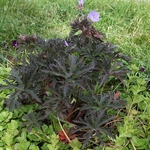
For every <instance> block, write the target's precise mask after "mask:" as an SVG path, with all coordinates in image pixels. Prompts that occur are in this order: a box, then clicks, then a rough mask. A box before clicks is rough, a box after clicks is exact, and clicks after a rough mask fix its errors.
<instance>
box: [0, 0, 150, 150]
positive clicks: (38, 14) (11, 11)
mask: <svg viewBox="0 0 150 150" xmlns="http://www.w3.org/2000/svg"><path fill="white" fill-rule="evenodd" d="M149 8H150V3H149V2H144V1H143V2H140V1H135V0H130V1H126V0H103V1H100V0H94V1H91V0H85V4H84V8H83V11H82V12H79V11H78V9H77V2H76V1H72V0H15V1H14V0H7V1H6V0H1V1H0V14H1V16H0V53H1V54H0V60H2V61H0V62H1V65H5V66H7V65H10V64H11V60H9V61H8V60H7V62H8V63H7V65H6V64H5V60H6V59H5V58H7V59H9V57H15V55H16V51H15V49H14V48H13V47H12V46H11V41H12V40H14V39H17V37H18V36H19V35H20V34H27V35H33V34H36V35H39V36H40V37H43V38H56V37H58V38H64V37H66V36H67V35H68V34H69V31H70V27H69V23H70V22H71V21H73V20H74V19H75V18H76V17H78V16H79V15H80V14H81V13H83V14H85V15H87V14H88V13H89V12H90V11H91V10H96V11H98V12H100V15H101V20H100V21H99V22H98V23H95V27H96V28H97V29H98V30H100V31H102V32H103V33H105V34H106V37H107V39H108V41H110V42H112V43H114V44H116V45H117V46H118V48H119V50H120V51H122V52H124V53H126V54H128V55H130V56H131V57H132V64H134V65H132V67H131V69H133V70H134V71H135V72H136V71H138V68H139V67H141V66H143V67H145V69H146V70H150V57H149V53H150V52H149V50H150V36H149V35H150V26H149V25H150V19H149V18H150V13H148V12H149ZM4 43H6V44H7V46H8V48H4ZM1 65H0V66H1ZM149 73H150V72H148V73H147V75H148V76H149ZM133 78H134V79H133ZM140 78H145V79H146V80H148V79H147V77H143V75H141V76H140V77H137V76H136V74H134V73H132V75H129V80H128V81H127V82H128V89H127V90H126V93H124V94H123V96H124V97H127V101H128V109H129V113H128V116H130V117H133V116H134V115H135V113H136V112H135V110H136V108H135V107H136V106H135V105H134V104H135V103H134V102H133V101H132V102H131V99H136V98H137V97H136V93H134V92H135V91H134V88H133V87H131V86H130V84H133V83H134V84H137V86H138V87H141V86H142V85H141V84H140V83H137V82H138V81H139V82H140ZM133 80H135V81H133ZM130 88H131V90H130ZM141 89H142V88H141ZM131 93H132V94H133V96H130V94H131ZM126 94H128V95H127V96H126ZM140 94H141V93H140ZM145 95H148V94H147V93H146V94H145ZM145 95H144V96H145ZM148 98H149V97H148V96H147V100H148ZM143 99H146V98H143ZM144 103H145V102H144ZM138 105H139V104H138ZM142 105H144V104H143V103H142ZM147 106H148V107H149V106H150V104H149V105H148V104H147ZM132 113H133V114H132ZM130 114H131V115H130ZM132 115H133V116H132ZM142 115H144V112H142V113H141V114H140V115H139V116H141V118H142ZM148 115H150V113H148ZM133 118H134V119H133ZM133 118H132V119H131V120H130V121H131V122H132V121H133V122H134V121H135V122H136V123H137V120H138V119H139V120H140V119H141V118H140V117H139V118H138V119H137V118H136V117H135V116H134V117H133ZM147 120H148V119H147ZM125 121H126V120H125ZM133 122H132V123H133ZM148 122H149V123H148V124H147V123H145V122H143V123H144V124H146V125H147V128H148V125H150V120H148ZM138 123H139V122H138ZM141 124H142V123H141ZM128 125H129V126H130V123H129V122H128ZM138 125H139V124H138ZM131 126H132V125H131ZM131 126H130V127H131ZM132 127H133V126H132ZM144 127H145V125H144ZM144 127H143V128H144ZM145 128H146V127H145ZM124 129H126V130H128V126H127V125H126V122H125V124H124ZM132 130H134V127H133V129H132ZM146 131H147V132H148V133H149V132H150V131H149V129H145V132H146ZM124 132H125V131H124ZM135 132H136V131H135ZM122 134H123V133H122ZM120 135H121V132H120ZM142 136H143V133H142ZM149 136H150V133H149ZM145 137H148V135H146V136H145ZM143 139H144V136H143ZM118 140H120V139H118ZM134 140H135V138H133V139H132V141H134ZM116 141H117V140H116ZM134 144H135V142H131V146H132V148H133V149H134V150H135V148H134V147H135V145H134Z"/></svg>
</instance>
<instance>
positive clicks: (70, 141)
mask: <svg viewBox="0 0 150 150" xmlns="http://www.w3.org/2000/svg"><path fill="white" fill-rule="evenodd" d="M57 119H58V123H59V125H60V127H61V129H62V131H63V133H64V135H65V136H66V138H67V140H68V141H69V143H70V142H71V140H70V139H69V137H68V135H67V134H66V132H65V130H64V129H63V127H62V125H61V122H60V119H59V117H58V116H57Z"/></svg>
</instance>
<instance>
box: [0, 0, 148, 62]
mask: <svg viewBox="0 0 150 150" xmlns="http://www.w3.org/2000/svg"><path fill="white" fill-rule="evenodd" d="M0 3H1V5H0V6H1V8H0V14H1V21H0V26H1V28H0V42H1V43H3V42H10V41H11V40H13V39H16V38H17V37H18V35H20V34H29V35H33V34H37V35H39V36H41V37H43V38H55V37H60V38H61V37H66V36H67V35H68V34H69V30H70V27H69V23H70V21H72V20H74V19H75V18H76V17H77V16H78V15H79V11H78V10H77V2H76V1H71V0H55V1H54V0H42V1H41V0H28V1H25V0H15V1H13V0H8V1H4V0H1V2H0ZM149 8H150V3H144V2H143V3H140V2H137V1H134V0H133V1H130V2H126V1H125V0H121V1H120V0H115V1H114V0H105V1H99V0H95V1H90V0H87V1H85V4H84V9H83V12H82V13H84V14H85V15H87V14H88V13H89V12H90V11H91V10H96V11H99V12H100V14H101V21H100V22H98V23H96V24H95V26H96V27H97V28H98V29H99V30H101V31H102V32H104V33H105V34H106V37H107V38H108V40H109V41H110V42H112V43H115V44H116V45H118V47H119V48H120V50H121V51H123V52H125V53H127V54H129V55H131V56H132V58H133V60H134V62H135V63H136V62H137V61H138V63H139V60H140V63H142V61H147V60H149V55H148V54H149V49H150V38H149V35H150V27H149V24H150V21H149V18H150V13H148V12H149Z"/></svg>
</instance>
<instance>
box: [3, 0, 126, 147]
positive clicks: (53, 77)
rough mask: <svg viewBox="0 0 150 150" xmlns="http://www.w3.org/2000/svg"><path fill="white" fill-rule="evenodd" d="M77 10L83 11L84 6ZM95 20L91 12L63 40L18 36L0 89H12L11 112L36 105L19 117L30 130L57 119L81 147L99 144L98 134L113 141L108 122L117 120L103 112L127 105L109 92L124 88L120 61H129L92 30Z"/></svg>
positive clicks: (112, 132) (6, 101)
mask: <svg viewBox="0 0 150 150" xmlns="http://www.w3.org/2000/svg"><path fill="white" fill-rule="evenodd" d="M79 5H80V6H83V1H80V3H79ZM99 17H100V15H99V13H98V12H95V11H92V12H90V13H89V14H88V15H87V17H82V18H78V19H76V20H75V21H73V22H71V23H70V25H71V32H70V34H69V36H68V37H66V38H65V39H48V40H45V39H42V38H40V37H38V36H36V35H34V36H28V35H21V36H19V38H18V40H17V41H16V42H15V43H17V52H18V57H17V58H16V60H15V62H14V64H15V65H14V67H13V68H12V71H11V74H10V76H9V78H8V79H6V83H7V85H5V86H4V85H1V88H3V89H12V88H13V89H14V91H13V93H12V94H11V95H10V96H9V97H8V98H7V99H6V100H5V104H4V106H6V107H8V108H9V110H10V111H13V110H14V109H19V108H20V106H22V105H29V104H33V103H36V104H38V107H37V109H36V110H35V112H31V113H30V114H26V115H25V117H24V119H25V120H26V122H24V125H26V126H27V127H28V129H29V130H32V127H33V126H34V125H36V126H38V127H39V128H40V127H41V125H42V123H47V124H52V123H53V119H55V118H59V119H60V123H61V125H62V126H63V124H64V123H65V124H68V125H69V127H70V129H69V131H71V135H73V138H75V137H76V138H78V139H79V140H80V142H82V143H83V146H84V147H85V146H86V145H87V144H88V143H91V141H93V142H94V143H96V144H103V143H104V142H103V138H102V133H103V134H106V135H108V136H110V137H114V131H113V128H112V126H111V124H109V122H110V121H112V120H114V119H116V118H117V117H118V116H117V114H115V115H110V114H109V113H108V111H109V110H110V109H114V110H119V109H121V108H124V106H125V104H126V103H125V101H124V100H123V99H122V98H120V97H119V95H117V96H116V94H115V93H114V92H112V91H113V88H111V87H115V86H117V85H118V84H120V83H121V84H122V86H123V85H124V79H125V77H126V73H127V71H128V69H127V68H126V65H125V64H124V62H128V61H129V57H128V56H126V55H123V54H121V53H120V52H119V51H118V50H116V46H114V45H113V44H110V43H109V42H108V41H106V38H105V36H104V34H102V33H101V32H99V31H97V30H96V29H95V28H94V26H93V22H98V21H99ZM78 31H80V32H78ZM15 46H16V44H15ZM96 87H98V88H99V91H97V90H96ZM60 133H61V135H65V136H64V137H66V136H67V135H66V134H67V133H65V134H64V133H62V132H61V131H59V134H60ZM68 137H69V135H68ZM73 138H70V140H72V139H73ZM96 138H97V140H96V142H95V139H96ZM59 139H61V138H59ZM70 140H67V142H68V141H70ZM93 142H92V143H93ZM91 145H92V144H91ZM91 147H92V146H91Z"/></svg>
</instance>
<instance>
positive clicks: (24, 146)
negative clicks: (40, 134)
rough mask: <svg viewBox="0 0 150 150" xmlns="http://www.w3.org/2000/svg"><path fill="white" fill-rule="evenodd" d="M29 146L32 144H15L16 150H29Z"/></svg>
mask: <svg viewBox="0 0 150 150" xmlns="http://www.w3.org/2000/svg"><path fill="white" fill-rule="evenodd" d="M29 146H30V142H28V141H25V142H21V143H16V144H15V149H18V150H27V149H29Z"/></svg>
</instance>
